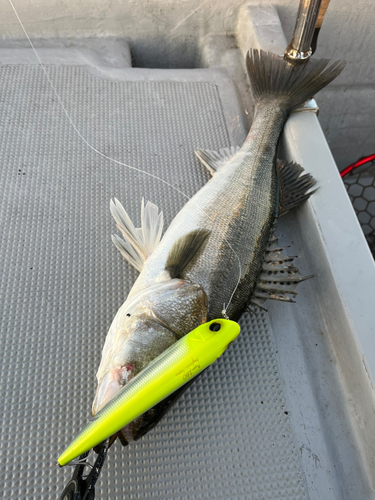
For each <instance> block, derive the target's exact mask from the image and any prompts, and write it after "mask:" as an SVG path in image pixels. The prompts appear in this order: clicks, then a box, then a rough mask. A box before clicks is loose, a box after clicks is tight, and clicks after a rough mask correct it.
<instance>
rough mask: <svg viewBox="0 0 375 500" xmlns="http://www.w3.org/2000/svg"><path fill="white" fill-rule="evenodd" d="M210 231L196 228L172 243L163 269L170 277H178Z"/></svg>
mask: <svg viewBox="0 0 375 500" xmlns="http://www.w3.org/2000/svg"><path fill="white" fill-rule="evenodd" d="M210 233H211V231H209V230H207V229H196V230H195V231H191V232H190V233H188V234H186V235H185V236H182V237H181V238H179V239H178V240H177V241H176V242H175V243H174V245H173V246H172V248H171V250H170V252H169V255H168V258H167V262H166V264H165V270H166V271H169V273H170V275H171V278H178V277H180V275H181V273H182V271H183V270H184V269H185V268H186V266H187V265H188V264H189V263H190V262H191V260H192V259H193V258H194V257H195V256H196V254H197V253H198V252H199V250H200V249H201V247H202V245H203V244H204V242H205V241H206V239H207V237H208V236H209V235H210Z"/></svg>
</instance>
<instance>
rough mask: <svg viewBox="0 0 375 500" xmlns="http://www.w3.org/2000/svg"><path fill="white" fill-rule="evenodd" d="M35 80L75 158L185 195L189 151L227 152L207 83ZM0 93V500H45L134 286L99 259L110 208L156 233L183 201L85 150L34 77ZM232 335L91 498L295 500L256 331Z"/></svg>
mask: <svg viewBox="0 0 375 500" xmlns="http://www.w3.org/2000/svg"><path fill="white" fill-rule="evenodd" d="M47 71H48V73H49V75H50V77H51V79H52V81H53V83H54V85H55V86H56V88H57V91H58V93H59V94H60V95H61V97H62V99H63V101H64V103H65V104H66V107H67V109H68V111H69V113H70V115H71V117H72V119H73V121H74V123H75V124H76V126H77V128H78V129H79V131H80V132H81V133H82V135H83V136H84V137H85V138H86V139H87V141H88V142H89V143H90V144H92V145H94V146H95V147H96V148H97V149H98V150H100V151H102V152H103V153H105V154H106V155H109V156H111V157H113V158H116V159H118V160H120V161H122V162H126V163H127V164H129V165H133V166H136V167H138V168H141V169H145V170H147V171H149V172H152V173H153V174H155V175H158V176H160V177H162V178H163V179H165V180H166V181H168V182H170V183H172V184H174V185H175V186H177V187H178V188H179V189H180V190H182V191H183V192H185V193H186V194H187V195H188V196H191V195H192V194H193V193H195V192H196V191H197V190H198V189H199V188H200V187H201V186H202V185H203V184H204V183H205V182H206V181H207V180H208V179H209V175H208V173H207V172H206V171H205V169H204V168H203V167H202V166H201V165H199V163H198V161H197V160H196V159H195V156H194V149H196V148H198V147H201V148H208V149H219V148H221V147H226V146H229V145H230V142H229V137H228V132H227V128H226V124H225V120H224V115H223V112H222V107H221V101H220V97H219V93H218V90H217V88H216V86H215V85H213V84H212V83H208V82H207V83H205V82H202V81H201V82H190V83H186V82H178V81H173V82H172V81H169V82H168V81H167V79H166V81H164V82H160V81H139V82H114V81H109V80H106V79H104V78H98V77H96V76H93V75H92V74H90V73H89V72H87V71H85V70H84V69H83V68H79V67H53V66H49V67H47ZM149 74H150V75H152V71H151V72H150V73H149ZM0 78H1V80H0V81H1V99H0V108H1V109H0V127H1V128H0V131H1V141H0V161H1V164H0V187H1V197H0V205H1V219H0V224H1V238H0V249H1V283H0V300H1V316H2V321H1V343H0V370H1V373H0V375H1V393H0V394H1V398H0V412H1V413H0V415H1V429H0V432H1V438H0V453H1V456H0V460H1V465H0V467H1V468H0V478H1V479H0V486H1V488H0V492H1V493H0V497H1V498H6V499H56V498H58V496H59V495H60V493H61V492H62V490H63V488H64V485H65V483H66V482H67V480H68V478H69V477H70V476H71V473H72V469H70V468H65V469H63V470H61V469H58V468H57V467H56V466H55V463H56V459H57V456H58V455H59V453H60V452H61V451H62V450H63V449H64V448H65V447H66V445H67V444H69V442H70V441H71V439H72V438H73V437H74V436H75V435H76V433H77V432H78V431H79V430H80V429H81V428H82V426H83V425H84V424H85V423H86V421H87V420H88V418H89V416H90V409H91V404H92V400H93V396H94V391H95V386H96V380H95V373H96V370H97V368H98V364H99V361H100V356H101V349H102V347H103V343H104V339H105V336H106V333H107V330H108V328H109V325H110V323H111V321H112V319H113V316H114V315H115V313H116V311H117V309H118V308H119V306H120V305H121V304H122V302H123V301H124V299H125V298H126V295H127V293H128V291H129V290H130V288H131V286H132V284H133V282H134V280H135V278H136V274H137V273H136V272H135V271H134V270H133V269H131V268H130V266H129V265H128V264H127V263H126V262H125V261H123V260H122V258H121V257H120V255H119V254H118V253H117V251H116V249H115V248H114V247H113V245H112V242H111V238H110V235H111V234H112V233H113V232H115V231H116V228H115V223H114V221H113V220H112V218H111V216H110V212H109V201H110V198H111V197H114V196H115V197H117V198H118V199H119V200H121V201H122V203H123V204H124V206H125V207H126V209H127V210H128V211H129V213H130V215H131V217H132V218H133V220H134V221H135V222H136V223H139V222H140V206H141V198H142V197H145V198H146V199H150V200H151V201H153V202H154V203H156V204H157V205H158V206H159V207H160V208H161V209H162V210H163V211H164V214H165V219H166V224H168V223H169V222H170V221H171V219H172V218H173V216H174V215H175V214H176V213H177V212H178V210H179V209H180V208H181V207H182V206H183V205H184V203H185V199H184V198H183V196H181V195H180V194H179V193H178V192H176V191H175V190H173V189H172V188H170V187H168V186H166V185H165V184H163V183H161V182H158V181H156V180H154V179H150V178H148V177H146V176H144V175H142V174H139V173H138V172H134V171H132V170H129V169H127V168H125V167H123V166H120V165H117V164H115V163H112V162H110V161H108V160H106V159H104V158H103V157H101V156H99V155H97V154H96V153H95V152H93V151H92V150H90V149H89V148H88V147H87V146H86V145H85V144H84V142H83V141H82V140H81V138H80V137H79V136H78V134H77V133H76V132H75V131H74V129H73V127H72V126H71V124H70V123H69V121H68V120H67V118H66V116H65V115H64V113H63V111H62V109H61V106H60V105H59V103H58V102H57V99H56V97H55V95H54V94H53V91H52V89H51V87H50V85H49V84H48V81H47V80H46V77H45V75H44V74H43V72H42V69H41V68H40V67H37V66H17V65H14V66H6V67H4V66H3V67H0ZM241 327H242V332H241V335H240V336H239V338H238V340H236V342H235V343H234V344H233V345H232V346H231V347H230V348H229V349H228V351H227V352H226V353H225V354H224V355H223V356H222V358H220V359H219V360H218V361H217V362H216V363H215V365H214V366H213V367H211V369H209V370H207V371H206V372H205V373H204V374H203V375H202V377H201V378H200V379H199V380H198V381H197V382H196V384H194V385H193V386H192V387H191V388H190V389H189V390H188V391H187V392H186V393H185V395H184V396H183V397H182V398H181V400H180V401H179V402H178V403H177V404H176V405H175V407H174V408H173V409H172V410H171V411H170V413H169V414H168V415H167V416H166V417H165V418H164V419H163V421H162V422H161V423H160V424H159V426H158V427H157V428H156V429H155V430H153V431H151V432H150V433H149V434H148V435H146V436H145V437H143V438H142V439H141V440H140V441H138V442H137V443H132V444H131V445H130V446H129V447H127V448H122V446H121V445H120V444H118V443H117V444H116V445H115V446H114V447H113V448H112V449H111V450H110V452H109V457H108V462H107V464H106V465H105V466H104V468H103V470H102V474H101V478H100V480H99V481H98V484H97V498H101V499H111V500H112V499H113V500H114V499H126V500H128V499H129V500H133V499H134V500H135V499H153V498H159V499H191V500H192V499H194V500H199V499H212V500H215V499H231V500H237V499H238V500H239V499H243V500H249V499H254V500H262V499H269V500H276V499H285V500H286V499H288V500H291V499H303V498H305V493H304V492H305V488H304V483H303V479H302V475H301V473H300V466H299V459H298V454H297V451H296V449H295V446H294V442H293V436H292V432H291V429H290V427H289V419H288V408H287V407H286V402H285V399H284V395H283V389H282V383H281V381H280V379H279V371H278V365H277V354H276V352H275V347H274V344H273V341H272V336H271V335H270V332H269V326H268V320H267V317H266V315H264V313H258V314H257V315H255V316H253V317H250V316H249V315H247V314H246V315H244V316H243V318H242V320H241Z"/></svg>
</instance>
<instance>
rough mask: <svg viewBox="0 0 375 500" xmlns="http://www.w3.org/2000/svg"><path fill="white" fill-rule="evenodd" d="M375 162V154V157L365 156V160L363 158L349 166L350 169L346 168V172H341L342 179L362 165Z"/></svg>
mask: <svg viewBox="0 0 375 500" xmlns="http://www.w3.org/2000/svg"><path fill="white" fill-rule="evenodd" d="M374 160H375V154H374V155H370V156H365V157H364V158H361V159H360V160H358V161H357V162H355V163H352V164H351V165H349V167H346V168H344V170H342V171H341V172H340V175H341V177H345V176H346V175H347V174H349V173H350V172H351V171H352V170H354V169H355V168H357V167H360V166H361V165H364V164H365V163H370V162H372V161H374Z"/></svg>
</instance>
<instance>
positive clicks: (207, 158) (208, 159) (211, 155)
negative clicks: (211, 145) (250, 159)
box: [195, 146, 241, 175]
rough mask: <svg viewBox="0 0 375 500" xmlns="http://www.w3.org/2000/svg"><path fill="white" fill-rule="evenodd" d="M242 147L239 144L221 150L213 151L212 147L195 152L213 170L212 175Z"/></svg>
mask: <svg viewBox="0 0 375 500" xmlns="http://www.w3.org/2000/svg"><path fill="white" fill-rule="evenodd" d="M240 149H241V148H240V147H239V146H231V147H229V148H223V149H219V151H211V150H210V149H197V151H195V154H196V155H197V157H198V158H199V160H200V161H201V162H202V163H203V165H204V166H205V167H206V168H207V169H208V170H209V171H210V172H211V174H212V175H214V174H215V172H217V171H218V169H219V168H220V167H222V166H223V165H224V164H225V163H227V162H228V161H229V160H230V159H231V158H233V156H234V155H235V154H237V153H238V151H239V150H240Z"/></svg>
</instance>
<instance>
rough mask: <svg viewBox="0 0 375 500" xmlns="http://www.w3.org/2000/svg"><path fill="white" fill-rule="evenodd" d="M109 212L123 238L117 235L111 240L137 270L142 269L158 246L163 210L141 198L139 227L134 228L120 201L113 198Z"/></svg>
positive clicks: (161, 230) (161, 229)
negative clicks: (160, 210)
mask: <svg viewBox="0 0 375 500" xmlns="http://www.w3.org/2000/svg"><path fill="white" fill-rule="evenodd" d="M110 209H111V214H112V216H113V218H114V219H115V221H116V224H117V227H118V228H119V230H120V231H121V233H122V235H123V236H124V238H125V239H122V238H120V236H118V235H113V236H112V241H113V243H114V245H115V247H116V248H117V250H118V251H119V252H120V254H121V255H122V256H123V257H124V259H126V260H127V261H128V262H129V263H130V264H131V265H132V266H133V267H135V269H137V271H139V272H140V271H142V269H143V265H144V263H145V261H146V259H147V258H148V257H149V256H150V255H151V254H152V252H153V251H154V250H155V248H156V247H157V246H158V244H159V242H160V239H161V235H162V232H163V212H160V213H159V209H158V207H157V206H156V205H154V204H153V203H151V202H149V201H148V202H147V203H146V205H145V202H144V199H142V206H141V227H140V228H136V227H135V226H134V224H133V223H132V221H131V219H130V217H129V215H128V214H127V212H126V210H125V209H124V207H123V206H122V205H121V203H120V202H119V201H118V200H117V199H116V198H114V199H113V200H111V204H110Z"/></svg>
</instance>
